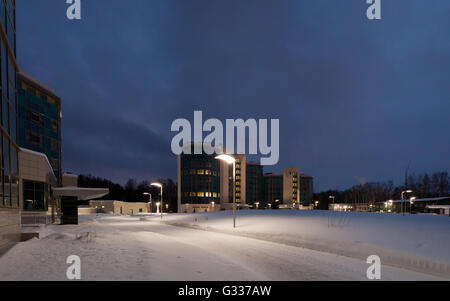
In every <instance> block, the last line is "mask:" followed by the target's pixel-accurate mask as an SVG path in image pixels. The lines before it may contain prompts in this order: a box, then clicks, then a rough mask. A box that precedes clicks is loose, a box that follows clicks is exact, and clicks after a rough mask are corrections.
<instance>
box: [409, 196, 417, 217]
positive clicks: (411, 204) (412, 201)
mask: <svg viewBox="0 0 450 301" xmlns="http://www.w3.org/2000/svg"><path fill="white" fill-rule="evenodd" d="M415 199H416V197H415V196H413V197H412V198H410V199H409V214H412V206H413V205H414V200H415Z"/></svg>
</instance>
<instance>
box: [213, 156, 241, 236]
mask: <svg viewBox="0 0 450 301" xmlns="http://www.w3.org/2000/svg"><path fill="white" fill-rule="evenodd" d="M216 159H217V160H221V161H223V162H225V163H227V164H228V165H230V164H233V228H236V159H235V158H234V157H233V156H230V155H225V154H224V155H218V156H217V157H216Z"/></svg>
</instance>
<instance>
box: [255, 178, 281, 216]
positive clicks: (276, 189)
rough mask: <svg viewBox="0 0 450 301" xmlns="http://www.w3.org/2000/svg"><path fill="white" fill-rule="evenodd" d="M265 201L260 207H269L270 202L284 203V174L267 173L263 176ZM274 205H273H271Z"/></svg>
mask: <svg viewBox="0 0 450 301" xmlns="http://www.w3.org/2000/svg"><path fill="white" fill-rule="evenodd" d="M263 184H264V188H263V193H264V202H263V203H261V204H258V206H257V207H258V208H267V207H268V206H269V204H275V203H278V204H282V202H283V175H280V174H273V173H266V174H264V178H263ZM271 206H273V205H271Z"/></svg>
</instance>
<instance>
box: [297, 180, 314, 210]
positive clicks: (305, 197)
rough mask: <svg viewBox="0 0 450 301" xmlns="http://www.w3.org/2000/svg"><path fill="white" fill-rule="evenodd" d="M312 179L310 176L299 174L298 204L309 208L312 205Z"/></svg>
mask: <svg viewBox="0 0 450 301" xmlns="http://www.w3.org/2000/svg"><path fill="white" fill-rule="evenodd" d="M313 181H314V179H313V177H312V176H310V175H305V174H300V204H301V205H302V206H311V205H312V204H313V199H312V198H313V191H314V182H313Z"/></svg>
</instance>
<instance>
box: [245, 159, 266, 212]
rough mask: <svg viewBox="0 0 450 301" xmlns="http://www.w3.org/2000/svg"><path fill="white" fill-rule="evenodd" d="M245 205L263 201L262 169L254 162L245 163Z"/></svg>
mask: <svg viewBox="0 0 450 301" xmlns="http://www.w3.org/2000/svg"><path fill="white" fill-rule="evenodd" d="M246 186H247V200H246V201H247V204H249V205H254V204H255V203H257V202H262V201H263V193H264V191H263V187H264V181H263V167H262V166H261V165H260V164H258V163H255V162H249V163H247V185H246Z"/></svg>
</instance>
